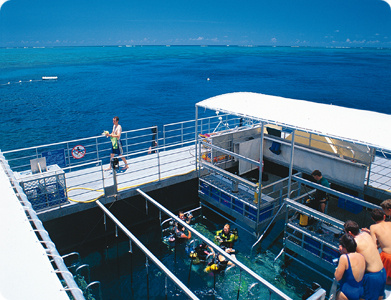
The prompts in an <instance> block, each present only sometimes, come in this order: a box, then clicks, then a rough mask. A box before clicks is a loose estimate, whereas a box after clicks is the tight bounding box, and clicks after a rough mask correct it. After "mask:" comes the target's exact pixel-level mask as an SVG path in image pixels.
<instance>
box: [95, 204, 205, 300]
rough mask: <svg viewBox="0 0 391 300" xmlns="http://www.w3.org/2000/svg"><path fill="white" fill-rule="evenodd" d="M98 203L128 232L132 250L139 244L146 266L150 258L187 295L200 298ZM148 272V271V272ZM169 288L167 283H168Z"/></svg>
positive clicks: (103, 208) (110, 215) (101, 205)
mask: <svg viewBox="0 0 391 300" xmlns="http://www.w3.org/2000/svg"><path fill="white" fill-rule="evenodd" d="M96 204H97V205H98V206H99V207H100V208H101V209H102V211H103V212H104V213H105V215H107V216H109V218H110V219H111V220H112V221H113V222H114V223H115V224H116V226H118V227H119V228H120V229H121V231H122V232H123V233H125V234H126V236H127V237H129V239H130V247H131V249H130V252H133V250H132V242H133V243H135V244H136V245H137V247H138V248H139V249H140V250H141V251H142V252H143V253H144V254H145V256H146V260H147V263H146V267H147V268H148V258H149V259H150V260H152V261H153V262H154V264H155V265H156V266H157V267H158V268H159V269H160V270H161V271H162V272H164V274H166V276H167V277H168V278H169V279H170V280H171V281H172V282H174V283H175V284H176V285H177V286H178V287H179V288H180V289H181V290H182V291H184V292H185V293H186V295H187V296H189V298H190V299H198V297H197V296H196V295H194V293H193V292H192V291H190V290H189V289H188V288H187V286H186V285H184V284H183V282H182V281H180V280H179V279H178V278H177V277H176V276H175V275H174V274H173V273H172V272H171V271H170V270H169V269H167V267H166V266H165V265H163V264H162V262H161V261H160V260H159V259H158V258H157V257H156V256H155V255H153V253H152V252H150V251H149V250H148V248H146V247H145V246H144V244H143V243H141V242H140V241H139V240H138V239H137V238H136V237H135V236H134V235H133V234H132V233H131V232H130V231H129V230H128V229H127V228H126V227H125V226H124V225H123V224H122V223H121V222H120V221H119V220H118V219H117V218H116V217H115V216H114V215H113V214H112V213H111V212H110V211H109V210H108V209H107V208H106V207H105V206H104V205H103V204H102V203H100V202H99V200H98V201H96ZM147 273H148V272H147ZM166 289H167V285H166Z"/></svg>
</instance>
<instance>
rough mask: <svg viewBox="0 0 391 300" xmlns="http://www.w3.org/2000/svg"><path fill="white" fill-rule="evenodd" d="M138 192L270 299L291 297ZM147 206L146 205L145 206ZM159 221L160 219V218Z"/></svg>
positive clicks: (139, 191) (151, 199) (144, 194)
mask: <svg viewBox="0 0 391 300" xmlns="http://www.w3.org/2000/svg"><path fill="white" fill-rule="evenodd" d="M137 191H138V193H139V194H140V195H141V196H143V197H144V198H145V200H146V201H148V202H149V203H152V204H153V205H154V206H155V207H157V208H158V209H159V217H160V218H161V212H163V213H164V214H166V215H167V216H169V217H170V218H171V219H172V220H175V222H177V223H179V224H180V225H181V226H183V227H185V228H186V229H187V230H189V231H191V232H192V234H194V235H195V236H197V237H198V238H199V239H201V240H202V241H204V242H205V243H206V244H207V245H208V246H210V247H212V248H213V250H214V251H215V253H219V254H220V255H222V256H224V257H225V259H227V260H228V261H232V262H233V263H234V264H235V265H236V266H237V267H238V268H240V269H241V270H242V271H244V272H246V273H247V274H248V275H249V276H251V277H252V278H253V279H255V280H256V281H257V282H258V283H259V284H261V285H262V286H263V287H265V288H267V290H268V291H269V298H270V299H271V297H272V295H273V296H278V297H279V298H281V299H291V298H290V297H289V296H287V295H286V294H285V293H283V292H282V291H280V290H279V289H277V288H276V287H275V286H273V285H272V284H270V283H269V282H268V281H266V280H265V279H263V278H262V277H261V276H259V275H258V274H256V273H255V272H254V271H252V270H251V269H249V268H248V267H247V266H245V265H244V264H243V263H241V262H240V261H238V260H237V259H236V258H234V257H232V256H231V255H230V254H228V253H227V252H225V251H224V250H223V249H221V248H220V247H218V246H216V245H215V244H214V243H213V242H212V241H211V240H209V239H208V238H206V237H205V236H203V235H202V234H200V233H199V232H198V231H197V230H195V229H194V228H192V227H191V226H189V225H188V224H187V223H186V222H184V221H183V220H181V219H180V218H179V217H177V216H176V215H174V214H173V213H172V212H171V211H169V210H168V209H167V208H165V207H164V206H162V205H161V204H160V203H158V202H157V201H156V200H154V199H153V198H151V197H150V196H148V195H147V194H146V193H144V192H143V191H142V190H140V189H137ZM146 207H148V206H146ZM160 221H161V220H160Z"/></svg>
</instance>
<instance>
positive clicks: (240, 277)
mask: <svg viewBox="0 0 391 300" xmlns="http://www.w3.org/2000/svg"><path fill="white" fill-rule="evenodd" d="M241 283H242V269H240V276H239V287H238V296H237V297H236V300H239V294H240V284H241Z"/></svg>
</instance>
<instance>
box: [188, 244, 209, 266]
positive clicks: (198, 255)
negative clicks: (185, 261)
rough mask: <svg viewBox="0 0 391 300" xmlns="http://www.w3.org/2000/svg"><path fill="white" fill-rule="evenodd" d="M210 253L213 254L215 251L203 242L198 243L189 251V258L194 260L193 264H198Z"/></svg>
mask: <svg viewBox="0 0 391 300" xmlns="http://www.w3.org/2000/svg"><path fill="white" fill-rule="evenodd" d="M210 255H212V256H213V257H214V256H215V252H214V251H213V249H212V247H210V246H208V244H206V243H205V242H202V243H201V244H199V245H198V246H197V247H195V249H194V250H193V251H191V252H190V258H192V259H193V260H194V261H193V263H194V264H198V263H200V262H205V261H206V260H207V258H208V257H209V256H210Z"/></svg>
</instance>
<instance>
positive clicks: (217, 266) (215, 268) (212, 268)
mask: <svg viewBox="0 0 391 300" xmlns="http://www.w3.org/2000/svg"><path fill="white" fill-rule="evenodd" d="M223 249H224V250H225V252H227V253H229V254H231V256H232V257H234V258H235V254H234V253H235V250H234V249H232V248H225V247H224V248H223ZM228 266H235V264H234V263H233V262H231V261H230V260H227V259H226V258H225V257H224V256H222V255H221V254H219V255H218V256H217V258H216V259H214V261H212V262H211V263H209V264H208V266H207V267H206V268H205V270H204V272H205V273H209V272H214V273H220V272H222V271H225V270H226V269H227V267H228Z"/></svg>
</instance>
